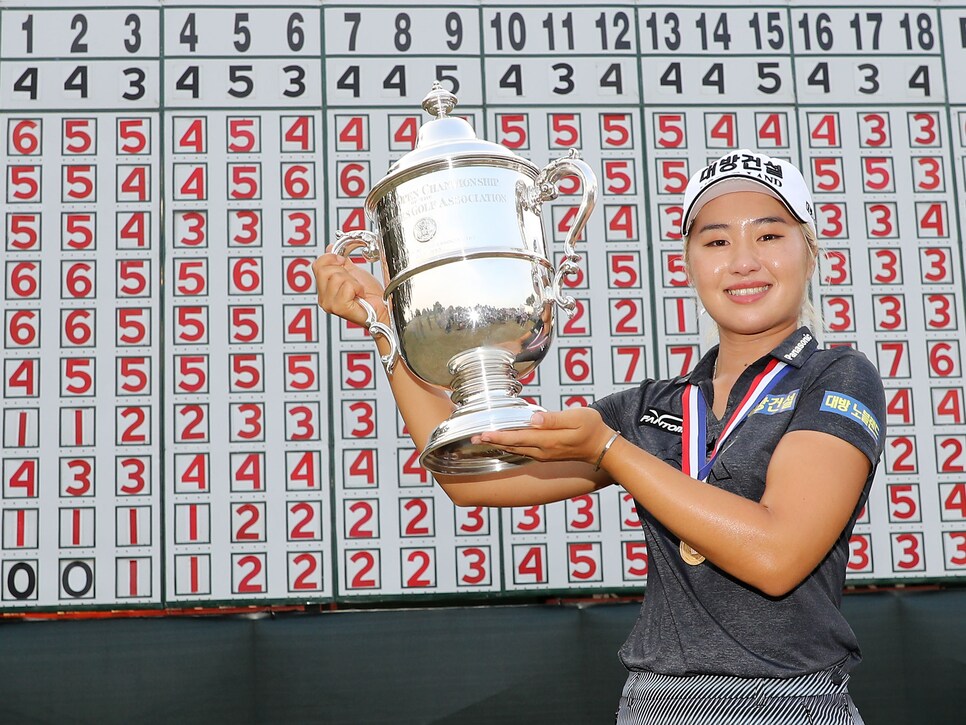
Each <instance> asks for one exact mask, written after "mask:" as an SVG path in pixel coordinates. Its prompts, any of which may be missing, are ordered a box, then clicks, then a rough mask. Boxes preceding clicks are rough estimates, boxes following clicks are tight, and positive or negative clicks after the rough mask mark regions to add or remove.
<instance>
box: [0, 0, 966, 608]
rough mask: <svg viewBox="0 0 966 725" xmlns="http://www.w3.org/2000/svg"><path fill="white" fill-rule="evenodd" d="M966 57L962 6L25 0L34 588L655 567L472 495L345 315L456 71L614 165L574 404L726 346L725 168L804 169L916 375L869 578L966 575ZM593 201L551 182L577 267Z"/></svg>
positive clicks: (4, 27) (23, 344) (460, 83)
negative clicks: (709, 265) (709, 302)
mask: <svg viewBox="0 0 966 725" xmlns="http://www.w3.org/2000/svg"><path fill="white" fill-rule="evenodd" d="M963 68H966V5H963V4H955V3H945V2H942V3H934V4H930V5H929V6H928V7H925V6H922V5H921V4H917V3H910V2H905V3H902V2H885V3H883V2H876V3H871V2H851V3H845V2H827V3H821V4H818V3H807V2H776V3H772V4H764V5H762V4H761V3H751V2H742V1H741V0H738V1H736V2H734V3H729V4H728V6H727V7H722V6H719V5H716V4H712V3H703V4H702V3H683V4H681V3H675V4H670V3H669V4H664V5H653V4H645V3H642V2H641V3H634V2H625V3H607V2H585V3H572V4H567V3H564V4H561V3H560V2H530V3H526V4H518V3H509V2H456V3H450V4H446V5H441V4H435V3H428V2H427V3H422V2H417V3H415V4H413V5H410V6H407V7H403V8H401V7H399V6H393V5H390V4H388V3H384V2H382V3H380V2H356V3H339V2H328V1H325V2H320V1H319V0H314V1H308V0H306V1H302V2H299V1H298V0H293V1H290V2H284V1H277V2H270V1H265V0H263V1H262V2H249V1H248V0H232V1H231V2H227V1H222V0H215V1H212V2H207V3H204V4H203V5H198V4H192V3H187V2H182V3H177V2H175V3H171V2H164V3H161V2H158V1H157V0H154V1H148V0H145V1H144V2H136V1H134V2H104V3H101V4H100V5H98V6H92V5H91V4H90V3H83V2H74V1H72V0H44V1H42V2H27V1H26V0H20V1H18V0H10V1H9V2H7V3H5V4H4V5H3V7H2V8H0V135H2V143H0V221H2V225H3V234H2V245H0V255H2V256H0V263H2V264H0V266H2V271H3V278H2V279H3V305H2V322H3V339H2V348H0V357H2V374H3V383H2V386H3V387H2V399H0V411H2V435H3V438H2V451H0V456H2V466H0V472H2V497H0V542H2V548H0V567H2V570H0V609H4V610H9V611H25V610H29V609H47V610H61V609H73V608H95V609H97V608H100V609H106V608H138V607H158V606H170V607H182V606H198V605H201V606H204V605H211V606H218V605H237V604H273V603H308V602H330V601H365V600H368V599H393V600H399V601H416V602H418V601H420V600H424V599H433V598H436V599H439V598H452V599H456V600H459V599H460V598H476V599H478V598H482V597H487V598H490V597H493V596H498V595H517V594H531V595H532V594H541V593H543V594H553V595H561V594H564V595H566V594H573V595H585V594H590V593H594V592H618V593H624V594H634V593H639V592H641V591H642V588H643V586H644V582H645V580H646V575H647V564H648V560H647V548H646V545H645V542H644V540H643V536H642V533H641V528H640V523H639V522H638V520H637V515H636V512H635V508H634V503H633V501H632V500H631V499H630V497H629V496H628V495H627V494H626V493H624V492H623V491H622V490H621V489H619V488H618V487H612V488H610V489H607V490H602V491H599V492H595V493H593V494H588V495H586V496H580V497H577V498H575V499H572V500H570V501H566V502H561V503H558V504H553V505H545V506H533V507H525V508H519V509H504V510H499V509H488V508H485V507H476V508H472V507H471V508H456V507H454V506H453V505H452V504H450V503H449V500H448V499H447V498H446V497H445V495H443V494H442V492H441V491H440V490H439V489H438V487H436V486H435V485H434V483H433V479H432V477H431V476H430V474H429V473H428V472H427V471H426V470H424V469H423V468H421V467H420V466H419V463H418V453H417V452H416V450H415V449H414V448H413V445H412V443H411V441H410V440H409V437H408V435H407V433H406V430H405V428H404V424H403V422H402V420H401V419H400V418H399V416H398V413H397V411H396V409H395V406H394V404H393V400H392V396H391V394H390V392H389V389H388V384H387V382H386V379H385V375H384V374H383V372H382V370H381V365H380V362H379V357H378V355H377V354H376V352H375V348H374V345H373V343H372V340H371V339H370V338H369V337H368V335H367V334H366V332H365V331H364V330H363V329H362V328H360V327H357V326H353V325H350V324H347V323H345V322H343V321H340V320H334V319H329V318H328V317H327V316H326V315H324V314H323V313H322V312H321V310H319V309H318V307H317V306H316V304H315V289H314V279H313V277H312V273H311V262H312V261H313V260H314V259H315V257H316V256H318V255H319V254H320V253H322V252H323V251H324V250H325V248H326V246H327V245H328V244H330V243H332V242H333V241H334V239H335V237H336V234H337V232H345V231H352V230H357V229H366V228H371V227H370V221H369V220H368V219H367V218H366V214H365V209H364V202H365V199H366V196H367V194H368V193H369V192H370V191H371V190H372V188H373V187H374V185H375V184H377V183H378V182H379V180H380V179H382V178H383V177H384V176H385V174H386V173H387V170H388V168H389V166H390V165H391V164H392V163H393V162H394V161H396V160H398V159H399V158H401V157H402V156H403V155H404V154H406V153H407V152H409V151H411V150H412V149H413V147H414V145H415V143H416V139H417V134H418V131H419V128H420V126H421V124H422V123H424V122H425V121H426V120H428V116H426V115H425V114H424V113H423V112H422V110H421V109H420V107H419V106H420V101H421V100H422V98H423V96H424V95H425V94H426V93H427V91H428V90H429V86H430V85H431V84H432V82H433V81H436V80H438V81H439V82H440V83H442V84H443V85H444V86H445V87H447V88H448V89H450V90H451V91H453V92H454V93H456V95H457V96H458V98H459V101H460V104H459V106H458V107H457V110H456V111H455V113H457V114H459V115H461V116H462V117H463V118H465V119H466V120H467V121H468V122H469V123H470V124H471V125H472V126H473V128H474V129H475V131H476V133H477V135H478V136H479V137H481V138H486V139H488V140H490V141H494V142H498V143H501V144H503V145H504V146H506V147H507V148H509V149H511V150H513V151H514V152H515V153H517V154H519V155H520V156H523V157H525V158H527V159H529V160H531V161H532V162H533V163H535V164H536V165H538V166H540V167H542V166H543V165H545V164H547V163H548V162H550V161H551V160H553V159H555V158H559V157H561V156H564V155H565V154H567V153H568V151H569V150H570V149H571V148H576V149H578V150H579V152H580V154H581V157H582V158H583V159H584V160H585V161H587V163H588V164H590V165H591V167H592V168H594V170H595V172H596V174H597V176H598V179H599V184H600V197H599V200H598V207H597V209H596V211H595V213H594V215H593V217H592V219H591V221H590V223H589V224H588V226H587V228H586V229H585V231H584V233H583V238H582V239H580V240H579V241H578V244H577V247H578V251H579V252H580V254H581V256H582V257H583V259H582V262H581V268H580V271H579V273H578V274H576V275H574V276H572V277H570V278H568V279H567V280H566V285H567V292H568V293H569V294H570V295H572V296H573V297H574V298H575V300H576V303H577V304H576V310H575V314H574V315H573V316H572V317H568V316H567V315H565V314H561V315H559V318H558V319H557V321H556V330H557V336H556V339H555V341H554V343H553V346H552V347H551V348H550V352H549V353H548V355H547V357H546V358H545V359H544V361H543V362H542V363H541V364H540V366H539V367H538V368H537V369H536V370H535V371H534V372H533V373H531V374H530V375H529V376H528V377H527V379H526V380H525V383H526V386H525V388H524V395H525V396H526V397H527V398H528V399H529V400H532V401H533V402H535V403H538V404H541V405H543V406H546V407H548V408H551V409H560V408H565V407H570V406H579V405H587V404H589V403H590V402H593V401H594V400H596V399H598V398H600V397H602V396H604V395H607V394H608V393H610V392H613V391H616V390H620V389H624V388H627V387H631V386H635V385H637V384H638V383H639V382H640V381H641V380H643V379H646V378H649V377H667V376H673V375H679V374H682V373H684V372H686V371H688V370H689V369H690V368H691V367H693V365H694V364H695V363H696V362H697V360H698V359H699V357H700V355H701V354H702V353H703V352H704V351H705V350H706V349H707V348H708V347H709V346H710V345H711V344H713V343H712V340H711V337H710V336H709V330H708V326H709V322H708V320H707V316H706V315H702V314H701V312H700V310H699V308H698V306H697V304H696V301H695V298H694V296H693V293H692V292H691V290H690V288H689V287H688V284H687V278H686V274H685V270H684V263H683V254H682V239H681V233H680V225H681V216H682V208H681V197H682V194H683V191H684V188H685V185H686V182H687V179H688V177H689V175H690V174H691V173H693V172H694V171H695V170H697V169H698V168H700V167H701V166H703V165H704V164H705V163H707V162H708V161H709V160H710V159H713V158H717V157H719V156H721V155H723V154H726V153H728V152H729V151H737V150H738V149H741V148H757V149H761V150H762V151H764V152H765V153H768V154H770V155H773V156H778V157H781V158H786V159H788V160H790V161H792V162H794V163H796V164H797V165H798V166H799V167H800V168H802V170H803V172H804V174H805V177H806V179H807V181H808V183H809V184H810V185H811V190H812V193H813V196H814V199H815V203H816V210H817V213H818V215H819V217H820V220H821V236H820V244H821V246H822V248H823V253H822V256H821V260H820V262H821V263H820V265H819V267H820V269H819V270H818V273H817V275H816V278H815V280H814V283H813V286H812V296H813V301H814V303H815V306H816V308H818V309H819V310H820V311H821V312H822V316H823V318H824V322H825V326H826V331H825V333H824V334H823V336H822V338H823V342H824V344H826V345H849V346H852V347H855V348H857V349H859V350H861V351H862V352H864V353H865V354H866V355H867V356H868V357H869V359H870V360H871V361H872V362H873V363H874V364H875V365H876V366H877V368H878V369H879V371H880V373H881V375H882V377H883V379H884V382H885V387H886V395H887V410H888V421H887V423H888V433H887V438H886V441H885V454H884V457H883V461H882V464H881V466H880V471H879V474H878V478H877V481H876V483H875V486H874V488H873V492H872V496H871V498H870V500H869V502H868V505H867V506H866V507H865V509H864V510H863V511H862V513H861V516H860V519H859V523H858V525H857V526H856V530H855V533H854V535H853V537H852V541H851V555H850V560H849V563H848V570H849V579H850V581H851V582H855V583H863V582H878V583H894V582H904V581H916V580H930V581H936V580H943V579H947V578H956V577H962V576H964V575H966V401H964V371H963V360H962V355H963V353H964V349H963V333H962V325H963V323H964V320H966V305H964V287H963V274H964V263H963V258H962V243H961V240H962V238H963V232H964V220H963V217H964V215H966V203H964V201H963V200H964V198H966V197H964V188H966V86H964V85H963V84H962V83H959V82H958V81H957V79H958V78H959V76H960V75H961V73H962V69H963ZM580 198H581V190H580V187H579V182H578V181H577V180H576V179H572V178H568V179H565V180H564V181H562V182H561V184H560V195H559V196H558V198H557V199H556V200H554V201H552V202H550V203H548V204H545V205H544V210H543V218H544V226H545V232H546V238H547V240H548V246H549V248H550V250H551V253H552V255H553V257H554V259H553V260H551V261H552V262H554V263H555V264H556V263H558V262H559V259H560V257H561V256H562V255H563V253H564V245H563V241H564V239H565V237H566V235H567V232H568V230H569V229H570V227H571V225H572V223H573V219H574V217H575V215H576V211H577V206H578V204H579V201H580ZM356 261H358V263H360V264H366V265H368V264H369V263H367V262H366V261H365V260H362V259H359V260H356ZM370 269H371V271H372V272H373V273H375V274H377V276H378V275H380V274H381V269H380V267H379V264H378V263H376V264H374V265H371V266H370Z"/></svg>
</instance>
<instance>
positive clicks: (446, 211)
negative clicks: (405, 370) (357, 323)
mask: <svg viewBox="0 0 966 725" xmlns="http://www.w3.org/2000/svg"><path fill="white" fill-rule="evenodd" d="M456 102H457V101H456V96H454V95H453V94H452V93H449V92H448V91H446V90H445V89H443V88H442V87H441V86H440V84H439V83H434V84H433V88H432V90H431V91H430V93H429V95H428V96H427V97H426V98H425V99H424V100H423V104H422V106H423V108H424V109H425V110H426V112H427V113H429V114H430V115H432V116H433V117H434V118H433V120H431V121H427V122H426V123H424V124H423V125H422V127H421V128H420V130H419V136H418V139H417V142H416V147H415V148H414V149H413V150H412V151H411V152H409V153H408V154H406V155H405V156H403V157H402V158H401V159H399V161H397V162H396V163H394V164H393V165H392V166H391V167H390V168H389V173H388V174H387V175H386V176H385V177H384V178H383V179H381V180H380V181H379V182H378V183H377V184H376V185H375V186H374V187H373V189H372V191H371V192H370V194H369V196H368V197H367V198H366V204H365V209H366V216H367V217H368V219H369V222H370V224H371V226H372V229H373V231H371V232H370V231H352V232H347V233H345V234H342V233H337V240H336V244H335V247H334V251H335V253H336V254H340V255H347V254H350V253H351V252H353V251H354V250H357V249H359V248H360V247H361V251H362V255H363V256H364V257H365V258H366V259H367V260H369V261H370V262H374V261H377V260H379V261H381V263H382V271H383V277H384V282H385V285H386V292H385V299H386V304H387V306H388V309H389V311H390V314H391V319H392V327H391V328H390V327H389V326H387V325H384V324H382V323H379V322H377V321H376V315H375V312H374V311H373V309H372V308H371V306H370V305H369V304H368V303H366V302H365V301H364V300H361V299H360V300H359V302H360V303H361V304H362V305H363V307H365V308H366V311H367V312H368V320H367V321H366V328H367V329H368V330H369V332H370V334H372V335H383V336H385V337H386V338H388V340H389V343H390V351H389V353H388V354H387V355H385V356H384V357H383V358H382V362H383V365H385V367H386V369H387V371H389V372H390V373H391V372H392V367H393V364H394V363H395V362H396V359H397V357H398V356H400V355H401V356H402V357H403V359H404V360H405V363H406V365H407V366H408V367H409V369H410V370H411V371H412V372H413V373H415V374H416V375H418V376H419V377H420V378H421V379H423V380H425V381H426V382H427V383H431V384H433V385H438V386H440V387H443V388H447V389H450V390H451V391H452V395H451V397H452V400H453V402H454V403H455V404H456V406H457V407H456V410H455V411H454V412H453V414H452V415H451V416H450V417H449V418H448V419H446V420H445V421H443V422H442V423H440V425H439V426H437V428H436V430H434V431H433V433H432V435H431V437H430V440H429V442H428V444H427V445H426V448H425V450H424V451H423V452H422V455H421V456H420V459H419V460H420V463H421V464H422V465H423V466H424V467H425V468H427V469H428V470H430V471H433V472H434V473H444V474H470V473H489V472H494V471H501V470H504V469H506V468H509V467H511V466H515V465H519V464H521V463H525V462H527V461H529V460H530V459H529V458H526V457H524V456H518V455H513V454H509V453H506V452H504V451H501V450H498V449H496V448H493V447H492V446H490V445H486V444H476V443H472V442H471V438H472V437H473V436H475V435H478V434H480V433H482V432H484V431H491V430H509V429H514V428H525V427H527V426H529V425H530V417H531V416H532V415H533V414H534V413H535V412H537V411H541V410H543V408H540V407H539V406H536V405H532V404H530V403H528V402H526V401H525V400H523V399H522V398H521V397H520V396H519V394H520V391H521V390H522V388H523V386H522V384H521V383H520V382H519V378H520V377H521V376H523V375H525V374H526V373H528V372H529V371H530V370H532V369H533V368H534V367H535V366H536V365H537V364H538V363H539V362H540V361H541V360H542V359H543V358H544V356H545V355H546V354H547V351H548V349H549V347H550V342H551V340H552V339H553V327H554V325H553V317H554V306H555V305H560V306H561V307H562V308H563V309H564V310H566V311H567V312H568V313H569V314H571V315H572V314H573V312H574V310H575V309H576V305H575V303H574V300H573V298H571V297H568V296H566V295H564V294H563V290H562V287H561V285H562V283H563V278H564V277H565V276H567V275H569V274H573V273H574V272H576V271H577V269H578V268H577V262H578V261H579V259H580V258H579V256H578V255H577V253H576V249H575V242H576V240H577V239H578V238H579V237H580V234H581V232H582V231H583V229H584V226H585V225H586V223H587V219H588V217H589V216H590V213H591V211H592V210H593V208H594V204H595V203H596V200H597V178H596V176H595V175H594V172H593V171H592V170H591V168H590V167H589V166H588V165H587V164H586V163H584V162H583V161H582V160H581V159H580V158H579V155H578V153H577V151H576V149H571V150H570V154H569V155H568V156H566V157H564V158H562V159H558V160H556V161H553V162H551V163H550V164H548V165H547V166H546V167H544V168H543V169H542V170H541V169H539V168H537V166H536V165H534V164H532V163H531V162H529V161H527V160H526V159H523V158H521V157H519V156H517V155H516V154H514V153H513V152H512V151H510V150H509V149H507V148H505V147H503V146H501V145H499V144H495V143H490V142H489V141H484V140H481V139H478V138H477V137H476V134H475V133H474V132H473V128H472V127H471V126H470V125H469V123H467V122H466V121H465V120H463V119H462V118H457V117H454V116H450V115H449V114H450V113H451V112H452V110H453V108H454V107H455V106H456ZM570 175H576V176H577V177H579V178H580V181H581V188H582V191H583V198H582V199H581V201H580V207H579V209H578V210H577V215H576V217H575V218H574V222H573V225H572V226H571V228H570V231H569V233H568V234H567V238H566V240H565V241H564V255H563V258H562V260H561V263H560V266H559V268H557V269H556V270H555V269H554V265H553V263H552V262H551V261H550V256H549V255H548V252H547V242H546V236H545V234H544V229H543V223H542V220H541V217H540V209H541V206H542V204H543V203H544V202H546V201H550V200H552V199H555V198H556V197H557V188H556V183H557V182H558V181H560V180H561V179H563V178H564V177H566V176H570Z"/></svg>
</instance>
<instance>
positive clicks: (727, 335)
mask: <svg viewBox="0 0 966 725" xmlns="http://www.w3.org/2000/svg"><path fill="white" fill-rule="evenodd" d="M797 329H798V321H797V320H796V321H792V322H789V323H788V324H787V325H784V326H782V327H780V328H775V329H771V330H768V331H766V332H762V333H756V334H752V335H745V334H741V333H735V332H731V331H728V330H721V331H720V333H719V340H720V342H719V345H718V359H717V361H716V365H715V378H716V379H717V378H719V377H723V378H727V379H730V380H732V381H733V380H736V379H737V378H738V376H740V375H741V373H743V372H744V371H745V368H747V367H748V366H749V365H751V364H752V363H754V362H755V361H756V360H758V359H759V358H761V356H762V355H767V354H768V353H770V352H771V351H772V350H774V349H775V347H777V346H778V344H779V343H780V342H782V341H783V340H784V339H785V338H786V337H788V336H789V335H791V334H792V333H793V332H795V330H797Z"/></svg>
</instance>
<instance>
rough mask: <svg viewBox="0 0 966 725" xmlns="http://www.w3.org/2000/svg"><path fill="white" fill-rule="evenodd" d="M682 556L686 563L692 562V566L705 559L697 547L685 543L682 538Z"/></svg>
mask: <svg viewBox="0 0 966 725" xmlns="http://www.w3.org/2000/svg"><path fill="white" fill-rule="evenodd" d="M680 549H681V558H682V559H684V563H685V564H690V565H691V566H697V565H698V564H700V563H701V562H703V561H704V555H703V554H701V553H700V552H699V551H698V550H697V549H694V548H692V547H691V545H690V544H686V543H684V540H683V539H682V540H681V546H680Z"/></svg>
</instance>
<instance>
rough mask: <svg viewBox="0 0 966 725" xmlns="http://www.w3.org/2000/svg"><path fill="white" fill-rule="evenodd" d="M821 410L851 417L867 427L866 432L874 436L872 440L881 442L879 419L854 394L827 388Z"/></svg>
mask: <svg viewBox="0 0 966 725" xmlns="http://www.w3.org/2000/svg"><path fill="white" fill-rule="evenodd" d="M819 410H825V411H828V412H829V413H836V414H838V415H841V416H845V417H846V418H851V419H852V420H854V421H855V422H856V423H858V424H859V425H861V426H862V427H863V428H865V430H866V432H867V433H868V434H869V435H870V436H872V440H874V441H875V442H876V443H878V442H879V421H878V420H876V417H875V416H874V415H872V411H870V410H869V409H868V407H867V406H866V405H865V403H863V402H861V401H859V400H856V399H855V398H853V397H852V396H850V395H846V394H845V393H837V392H835V391H834V390H826V391H825V396H824V397H823V398H822V405H821V407H820V408H819Z"/></svg>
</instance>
